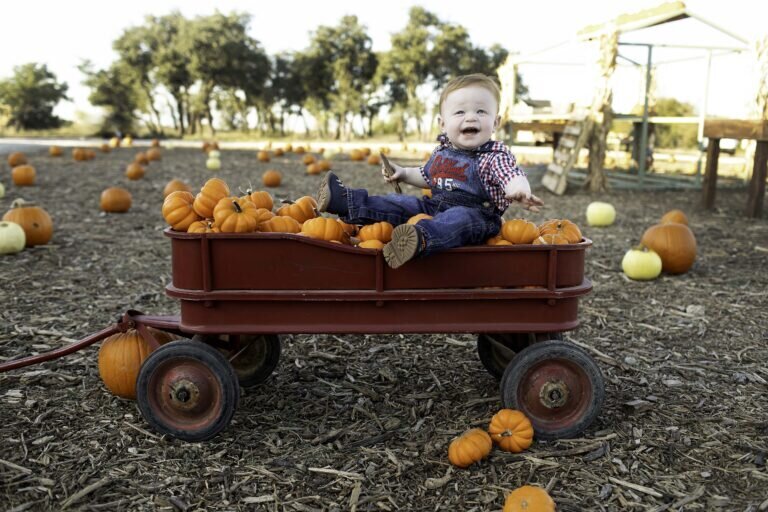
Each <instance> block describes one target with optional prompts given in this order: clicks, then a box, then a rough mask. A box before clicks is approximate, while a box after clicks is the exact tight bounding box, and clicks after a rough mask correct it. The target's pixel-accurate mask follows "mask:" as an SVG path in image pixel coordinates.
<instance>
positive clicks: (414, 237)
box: [384, 224, 419, 268]
mask: <svg viewBox="0 0 768 512" xmlns="http://www.w3.org/2000/svg"><path fill="white" fill-rule="evenodd" d="M418 250H419V234H418V232H417V231H416V227H415V226H412V225H410V224H401V225H400V226H397V227H396V228H395V229H394V231H392V240H391V241H390V242H389V243H388V244H387V245H385V246H384V259H385V260H386V261H387V265H389V267H390V268H399V267H401V266H402V265H404V264H405V263H406V262H408V261H410V260H412V259H413V257H414V256H416V254H417V253H418Z"/></svg>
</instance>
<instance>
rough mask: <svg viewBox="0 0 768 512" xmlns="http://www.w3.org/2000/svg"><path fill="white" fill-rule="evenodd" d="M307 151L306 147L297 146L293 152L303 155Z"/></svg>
mask: <svg viewBox="0 0 768 512" xmlns="http://www.w3.org/2000/svg"><path fill="white" fill-rule="evenodd" d="M306 151H307V150H306V149H305V148H304V146H296V147H295V148H293V152H294V153H296V154H297V155H303V154H304V153H305V152H306Z"/></svg>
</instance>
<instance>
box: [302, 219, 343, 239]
mask: <svg viewBox="0 0 768 512" xmlns="http://www.w3.org/2000/svg"><path fill="white" fill-rule="evenodd" d="M301 232H302V233H304V234H305V235H307V236H309V237H311V238H317V239H319V240H327V241H332V240H337V241H341V239H342V238H343V237H344V228H342V227H341V224H339V222H338V221H337V220H336V219H330V218H328V217H316V218H314V219H309V220H307V221H305V222H304V224H302V225H301Z"/></svg>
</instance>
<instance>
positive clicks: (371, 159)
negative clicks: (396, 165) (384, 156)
mask: <svg viewBox="0 0 768 512" xmlns="http://www.w3.org/2000/svg"><path fill="white" fill-rule="evenodd" d="M368 163H369V164H370V165H381V157H380V156H379V155H377V154H375V153H374V154H371V155H368Z"/></svg>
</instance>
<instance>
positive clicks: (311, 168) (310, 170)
mask: <svg viewBox="0 0 768 512" xmlns="http://www.w3.org/2000/svg"><path fill="white" fill-rule="evenodd" d="M321 172H323V170H322V169H320V165H318V164H316V163H312V164H309V165H308V166H307V174H310V175H317V174H320V173H321Z"/></svg>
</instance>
